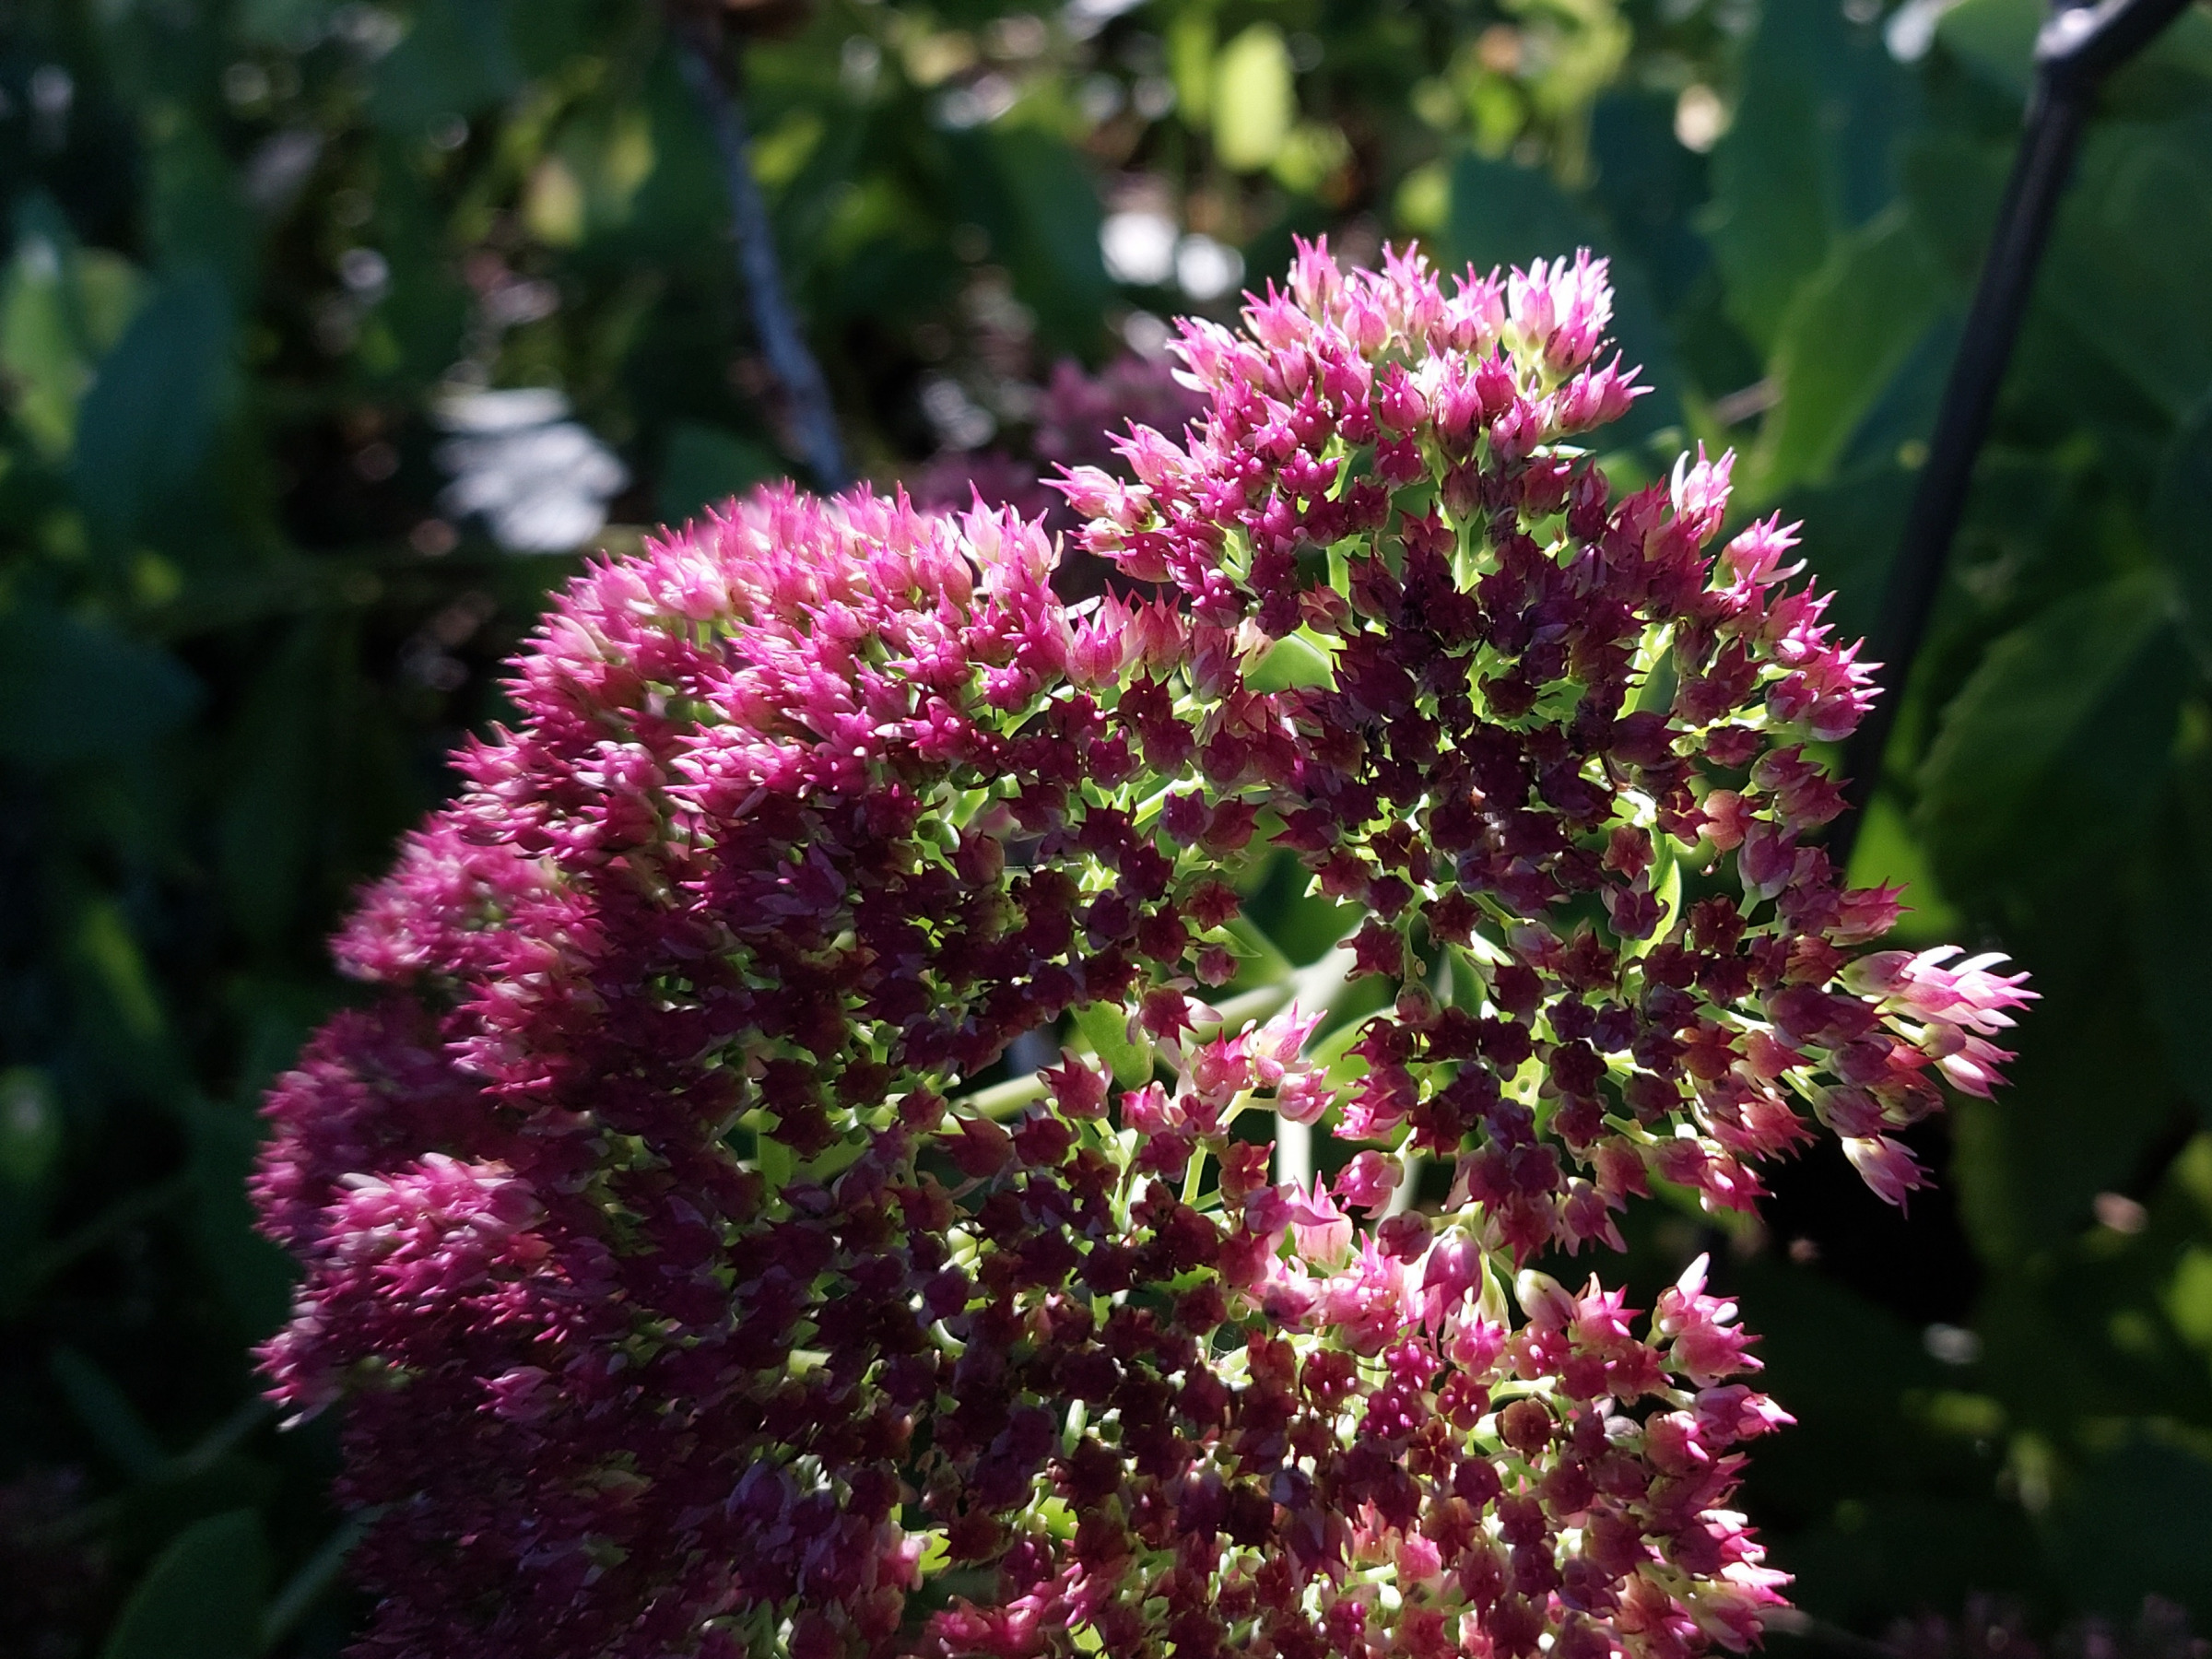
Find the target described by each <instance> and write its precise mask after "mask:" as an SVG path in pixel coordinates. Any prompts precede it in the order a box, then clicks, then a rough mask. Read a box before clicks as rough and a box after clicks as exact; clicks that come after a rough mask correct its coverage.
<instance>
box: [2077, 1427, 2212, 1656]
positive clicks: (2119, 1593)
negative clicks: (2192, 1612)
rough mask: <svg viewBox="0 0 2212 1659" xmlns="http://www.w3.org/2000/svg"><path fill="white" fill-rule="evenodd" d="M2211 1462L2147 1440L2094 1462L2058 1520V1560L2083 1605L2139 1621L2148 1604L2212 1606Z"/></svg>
mask: <svg viewBox="0 0 2212 1659" xmlns="http://www.w3.org/2000/svg"><path fill="white" fill-rule="evenodd" d="M2207 1515H2212V1462H2207V1461H2206V1459H2205V1458H2204V1457H2202V1456H2199V1455H2197V1454H2196V1453H2194V1452H2192V1451H2190V1450H2187V1449H2184V1448H2183V1447H2181V1446H2178V1445H2173V1444H2171V1443H2161V1442H2159V1441H2152V1440H2149V1439H2133V1440H2131V1441H2129V1442H2128V1443H2126V1444H2124V1445H2122V1446H2120V1447H2117V1448H2115V1449H2114V1450H2112V1451H2111V1452H2108V1453H2105V1454H2103V1455H2102V1456H2100V1457H2098V1458H2096V1459H2094V1460H2092V1461H2091V1462H2090V1463H2089V1464H2088V1465H2087V1466H2086V1467H2084V1468H2083V1469H2082V1470H2081V1471H2080V1473H2079V1474H2078V1475H2077V1477H2076V1478H2075V1481H2074V1484H2073V1488H2072V1489H2071V1490H2070V1491H2069V1492H2068V1493H2067V1494H2066V1495H2065V1500H2064V1501H2063V1502H2062V1503H2061V1504H2060V1505H2059V1506H2058V1508H2057V1510H2056V1512H2055V1513H2054V1515H2053V1531H2054V1532H2055V1534H2056V1543H2057V1548H2056V1549H2055V1550H2054V1551H2053V1556H2054V1559H2056V1560H2057V1561H2058V1562H2059V1563H2060V1564H2061V1567H2062V1571H2064V1572H2065V1576H2066V1578H2067V1579H2068V1580H2069V1581H2070V1587H2071V1588H2072V1589H2073V1590H2074V1592H2075V1594H2077V1596H2078V1597H2079V1598H2080V1600H2081V1602H2082V1603H2083V1604H2084V1605H2086V1606H2089V1607H2092V1608H2095V1609H2096V1610H2098V1611H2100V1612H2102V1613H2105V1614H2109V1615H2112V1616H2114V1617H2122V1618H2124V1617H2127V1616H2129V1615H2132V1614H2133V1613H2134V1612H2135V1611H2136V1609H2137V1608H2138V1607H2140V1606H2142V1605H2143V1597H2144V1596H2145V1595H2147V1594H2156V1595H2163V1596H2166V1597H2168V1598H2170V1599H2171V1600H2174V1601H2178V1602H2180V1603H2181V1604H2182V1605H2183V1606H2194V1607H2205V1606H2212V1550H2208V1549H2206V1547H2205V1518H2206V1516H2207Z"/></svg>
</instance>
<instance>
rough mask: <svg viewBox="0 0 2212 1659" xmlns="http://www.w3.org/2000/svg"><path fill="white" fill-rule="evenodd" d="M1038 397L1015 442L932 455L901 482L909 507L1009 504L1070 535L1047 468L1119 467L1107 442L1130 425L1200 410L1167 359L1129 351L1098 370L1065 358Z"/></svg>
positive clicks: (1164, 422)
mask: <svg viewBox="0 0 2212 1659" xmlns="http://www.w3.org/2000/svg"><path fill="white" fill-rule="evenodd" d="M1036 400H1037V405H1036V409H1035V418H1034V419H1033V420H1032V421H1031V422H1030V426H1029V429H1028V430H1027V432H1026V433H1024V434H1022V435H1021V438H1020V441H1016V442H1013V443H1006V442H1002V443H1000V444H998V445H994V447H992V448H989V449H980V450H947V451H945V452H942V453H939V454H937V455H935V456H933V457H932V458H931V459H930V460H929V461H928V462H927V463H926V464H925V465H923V466H922V467H921V468H920V469H919V470H918V471H917V472H916V473H914V474H913V475H912V477H910V478H909V479H908V480H907V486H906V487H907V489H908V492H909V493H910V494H911V495H912V498H913V502H914V505H915V506H917V507H923V508H943V509H950V510H952V511H956V512H957V511H961V510H964V509H966V508H968V507H970V506H972V505H973V504H974V503H975V502H976V501H977V500H982V502H983V504H984V505H986V506H990V507H1011V508H1013V509H1014V510H1015V511H1016V512H1019V513H1020V514H1021V515H1022V517H1024V518H1027V519H1035V520H1037V521H1039V522H1040V523H1041V524H1043V526H1044V528H1045V530H1046V531H1047V532H1048V533H1050V534H1064V533H1072V532H1073V531H1075V530H1076V529H1077V528H1079V527H1080V525H1081V522H1082V521H1081V520H1079V519H1078V518H1077V517H1076V515H1075V512H1074V511H1073V510H1072V509H1071V508H1070V507H1069V505H1068V503H1067V500H1066V499H1065V497H1064V496H1063V495H1062V494H1061V493H1060V492H1059V491H1058V490H1057V489H1055V488H1053V486H1052V484H1051V483H1050V482H1048V481H1047V479H1046V476H1045V475H1046V474H1047V473H1048V472H1049V471H1051V470H1052V469H1053V468H1055V467H1059V468H1067V467H1075V466H1096V467H1100V468H1101V469H1104V470H1106V471H1110V472H1118V471H1120V470H1122V465H1123V464H1122V461H1121V458H1120V456H1119V455H1118V454H1117V453H1115V451H1114V447H1113V441H1114V439H1115V438H1116V437H1117V436H1118V435H1119V434H1120V433H1122V432H1123V431H1124V430H1126V429H1128V428H1129V427H1130V426H1132V425H1135V426H1148V427H1155V428H1158V429H1159V430H1161V431H1179V430H1181V429H1182V426H1183V423H1184V422H1185V421H1188V420H1191V419H1194V418H1196V417H1198V416H1199V415H1201V414H1203V413H1205V409H1206V405H1205V402H1204V400H1202V399H1201V398H1200V397H1199V396H1198V395H1197V394H1195V393H1194V392H1193V391H1192V390H1191V389H1190V388H1189V387H1187V386H1184V385H1182V383H1181V382H1178V381H1177V380H1176V379H1175V377H1174V374H1173V372H1172V371H1171V367H1170V365H1169V364H1167V363H1165V362H1154V361H1152V360H1150V359H1146V358H1141V357H1134V356H1132V357H1124V358H1118V359H1115V360H1114V361H1112V362H1111V363H1108V364H1107V365H1106V366H1105V367H1104V368H1103V369H1101V370H1100V371H1099V372H1098V373H1096V374H1086V373H1085V372H1084V371H1083V370H1082V369H1081V368H1080V367H1078V366H1077V364H1075V363H1073V362H1071V361H1068V360H1066V359H1062V360H1061V361H1060V362H1059V363H1057V364H1056V365H1054V367H1053V372H1052V377H1051V378H1050V379H1049V380H1047V381H1046V382H1044V384H1043V385H1041V386H1040V387H1038V388H1037V389H1036ZM1066 574H1067V572H1066V571H1065V570H1064V571H1063V572H1062V576H1063V580H1060V581H1057V582H1054V584H1053V585H1054V586H1055V587H1056V588H1058V589H1059V591H1060V592H1061V593H1063V594H1065V593H1067V592H1068V591H1069V583H1068V582H1067V581H1065V575H1066ZM1077 585H1078V586H1084V587H1085V591H1087V592H1088V591H1089V589H1088V585H1086V584H1083V583H1080V582H1078V583H1077Z"/></svg>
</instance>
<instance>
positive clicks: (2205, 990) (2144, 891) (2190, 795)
mask: <svg viewBox="0 0 2212 1659" xmlns="http://www.w3.org/2000/svg"><path fill="white" fill-rule="evenodd" d="M2178 747H2179V749H2180V754H2179V755H2178V757H2177V760H2176V765H2175V769H2174V778H2173V786H2172V787H2171V789H2170V790H2169V791H2168V792H2167V794H2166V796H2165V798H2164V799H2163V800H2161V802H2160V803H2159V806H2160V810H2159V814H2158V818H2157V819H2156V821H2155V822H2153V823H2152V824H2151V825H2149V826H2148V831H2147V834H2146V835H2145V836H2144V838H2143V865H2142V870H2141V875H2140V877H2139V879H2138V883H2137V887H2136V892H2135V893H2134V894H2133V895H2132V899H2133V910H2134V920H2135V939H2134V943H2135V948H2136V959H2137V961H2139V962H2140V963H2141V964H2142V972H2143V980H2144V985H2143V989H2144V993H2145V999H2146V1001H2147V1004H2148V1006H2149V1012H2150V1014H2151V1017H2152V1018H2153V1019H2154V1020H2155V1021H2156V1022H2157V1024H2158V1027H2159V1033H2160V1035H2161V1037H2162V1038H2163V1039H2164V1042H2165V1049H2166V1056H2167V1062H2168V1065H2169V1066H2170V1068H2171V1072H2172V1075H2173V1077H2175V1079H2176V1080H2177V1081H2178V1082H2179V1083H2180V1084H2181V1086H2182V1088H2183V1089H2184V1090H2185V1091H2186V1092H2187V1094H2188V1095H2189V1097H2190V1099H2191V1100H2194V1101H2195V1102H2196V1108H2197V1110H2198V1111H2199V1112H2202V1113H2203V1114H2204V1116H2205V1121H2206V1124H2212V1067H2207V1066H2206V1065H2205V1064H2204V1036H2205V1021H2206V1014H2207V1011H2212V949H2208V948H2207V943H2208V942H2212V718H2208V717H2207V714H2206V710H2205V707H2204V705H2203V704H2202V703H2201V702H2198V703H2192V704H2190V705H2189V707H2188V708H2187V709H2185V710H2184V712H2183V727H2182V741H2181V743H2180V745H2179V746H2178Z"/></svg>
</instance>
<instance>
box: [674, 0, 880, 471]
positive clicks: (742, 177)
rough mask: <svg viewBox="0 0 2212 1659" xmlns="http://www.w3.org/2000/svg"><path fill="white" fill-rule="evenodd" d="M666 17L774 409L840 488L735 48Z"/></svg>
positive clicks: (703, 23)
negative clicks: (716, 183) (710, 159)
mask: <svg viewBox="0 0 2212 1659" xmlns="http://www.w3.org/2000/svg"><path fill="white" fill-rule="evenodd" d="M669 18H670V22H671V25H672V27H673V28H674V30H675V33H676V39H677V57H678V60H679V61H680V62H681V64H682V65H683V71H684V79H685V81H686V82H687V83H688V85H689V86H690V88H691V94H692V96H693V97H694V98H696V99H697V100H699V106H700V112H702V113H703V114H704V115H705V116H706V118H707V124H708V126H709V127H710V128H711V129H712V132H713V135H714V147H715V150H716V151H717V153H718V154H719V156H720V158H721V161H722V178H723V187H724V189H725V190H726V191H727V192H728V193H729V198H730V222H731V227H732V229H734V231H735V234H736V239H737V269H738V274H739V276H740V277H743V278H744V281H745V288H746V298H747V301H748V302H749V303H750V305H751V308H752V313H753V330H754V332H755V333H756V334H757V335H759V339H760V350H761V353H762V355H763V356H764V357H766V358H767V359H768V367H769V371H770V372H771V374H773V375H774V376H775V379H776V382H777V384H778V386H779V387H780V388H781V390H782V397H783V405H784V406H783V410H782V413H783V415H784V417H785V418H786V419H787V421H788V423H789V426H790V429H791V433H792V436H793V438H794V440H795V441H796V443H797V446H798V450H799V458H800V459H801V460H802V461H804V462H805V463H806V467H807V470H808V471H810V472H811V473H813V474H814V479H815V482H816V483H817V484H818V486H820V487H821V488H824V489H840V488H843V487H844V485H845V483H846V482H847V475H846V472H845V459H844V450H843V446H842V445H841V443H840V441H839V440H838V434H837V416H836V412H835V411H834V410H833V409H832V408H831V407H830V386H829V382H826V381H825V380H824V379H823V378H822V370H821V365H820V364H818V363H817V362H816V361H815V360H814V354H813V353H812V352H811V351H809V350H807V348H806V339H805V338H804V337H803V336H802V335H801V334H800V332H799V324H798V319H797V318H796V317H794V315H793V314H792V310H791V302H790V300H789V299H788V298H787V297H786V295H785V294H784V292H783V274H782V270H781V268H780V267H779V266H778V265H777V264H776V244H775V235H774V229H773V227H772V226H771V223H770V221H769V217H768V202H767V200H766V199H765V198H764V197H763V196H762V195H761V194H760V182H759V180H758V179H756V178H755V177H754V176H753V161H752V147H751V144H750V142H749V141H748V140H747V136H746V121H745V100H744V98H743V94H742V86H741V81H740V76H739V72H738V66H737V65H738V60H737V57H736V53H735V48H726V47H725V45H724V40H723V37H722V29H721V25H720V22H719V19H717V18H712V17H704V18H702V17H700V16H698V15H695V14H694V13H693V12H692V11H691V9H690V8H689V7H687V6H671V7H670V8H669Z"/></svg>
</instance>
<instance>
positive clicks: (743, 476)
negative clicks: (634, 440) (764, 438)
mask: <svg viewBox="0 0 2212 1659" xmlns="http://www.w3.org/2000/svg"><path fill="white" fill-rule="evenodd" d="M784 470H785V468H784V465H783V464H782V462H781V461H780V460H778V459H777V458H776V457H775V456H774V455H772V454H771V453H769V452H768V451H767V450H765V449H762V448H761V447H760V446H759V444H757V443H754V442H752V441H749V440H747V439H744V438H740V437H738V436H737V434H736V433H735V432H731V431H726V430H724V429H723V428H721V427H712V426H708V425H705V424H704V423H703V422H700V421H696V420H683V421H678V422H677V424H676V425H675V426H673V427H671V428H670V429H669V431H668V447H667V450H666V451H665V453H664V455H663V457H662V460H661V488H660V492H659V497H658V503H657V504H658V506H659V509H660V514H661V518H662V520H663V521H664V522H665V523H667V524H682V523H683V522H684V521H685V520H687V519H689V518H694V517H696V516H697V515H698V514H699V513H700V512H702V511H703V510H705V509H706V508H708V507H719V506H721V505H722V503H723V502H724V501H726V500H729V498H730V497H732V496H734V495H741V494H743V493H744V492H745V491H746V490H748V489H750V488H752V487H753V486H754V485H756V484H759V483H762V482H764V481H766V480H767V479H770V478H774V477H782V474H783V472H784Z"/></svg>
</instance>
